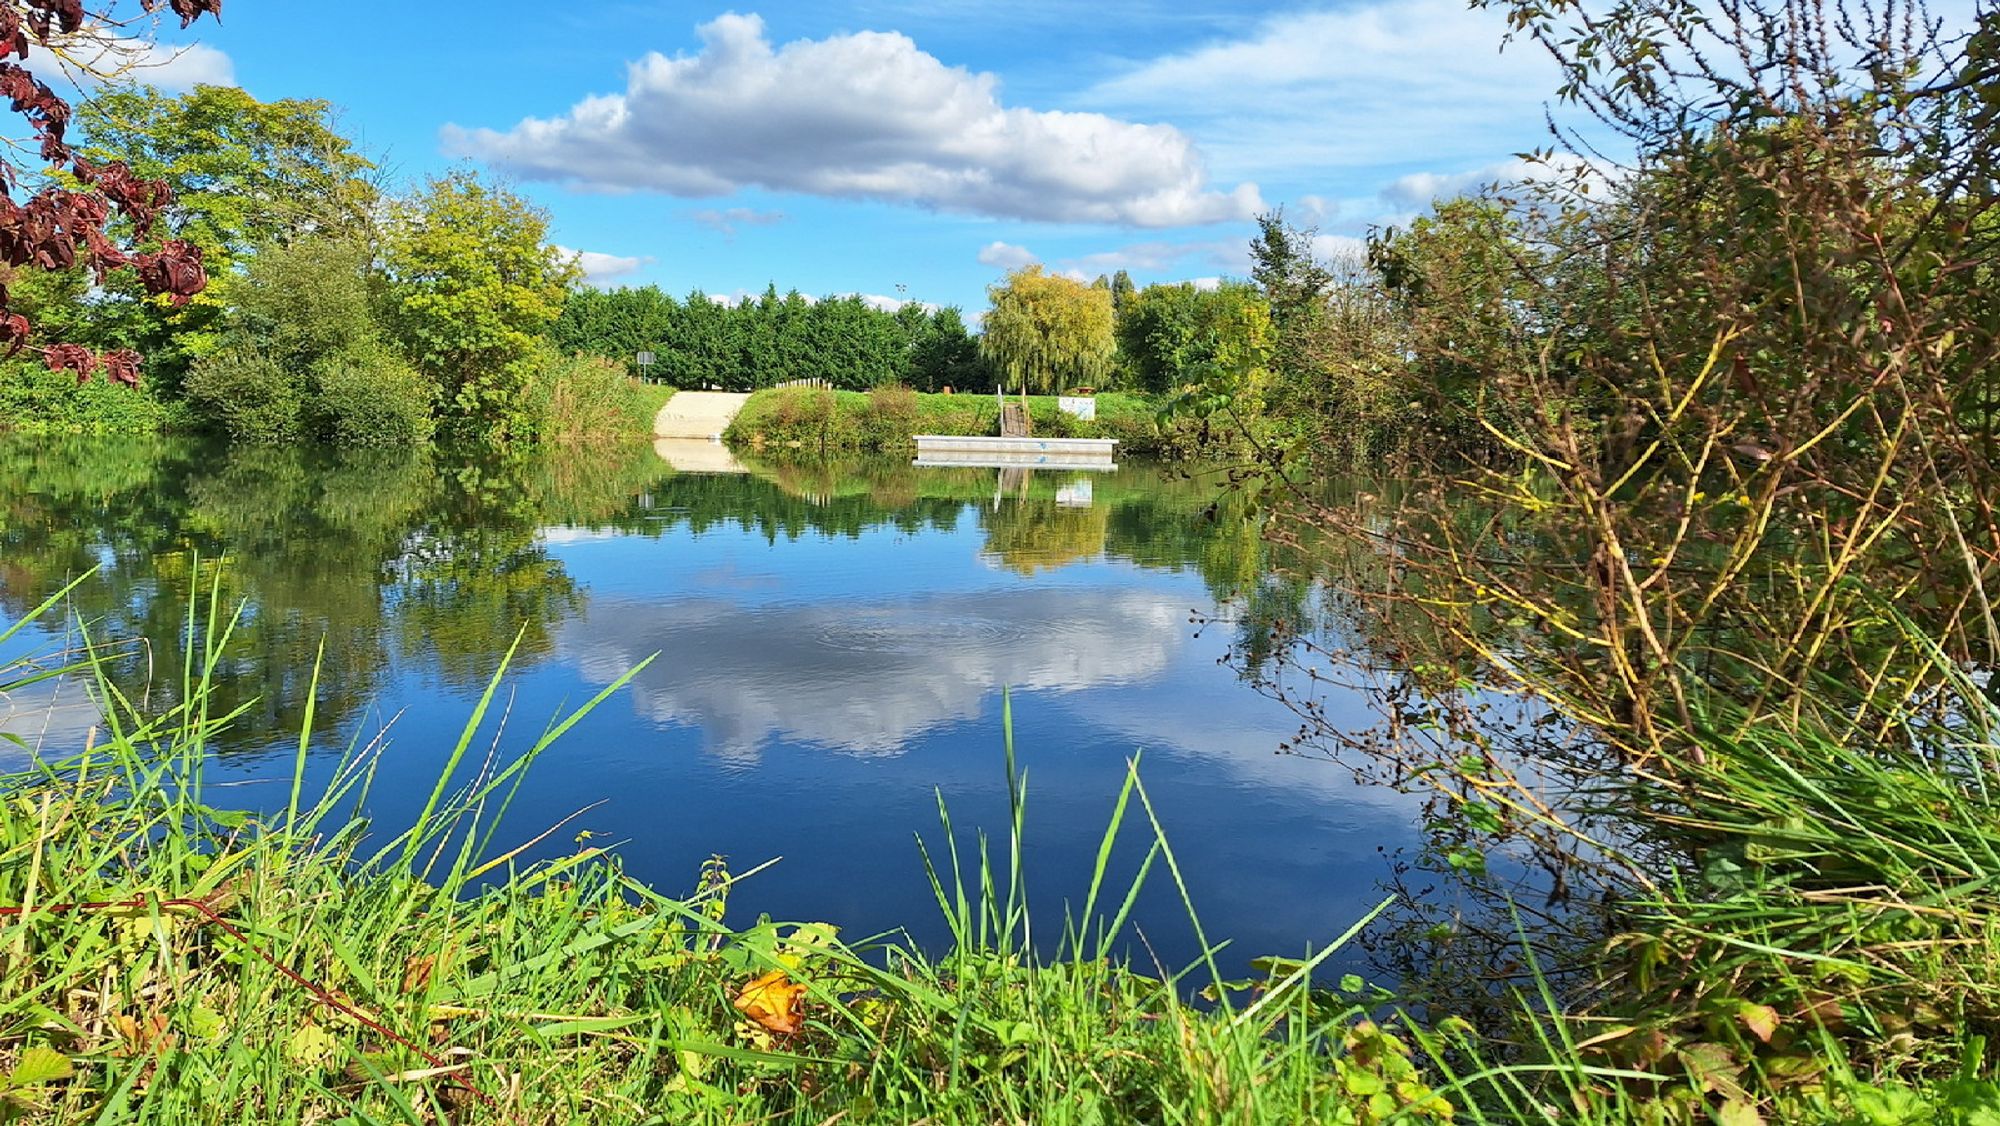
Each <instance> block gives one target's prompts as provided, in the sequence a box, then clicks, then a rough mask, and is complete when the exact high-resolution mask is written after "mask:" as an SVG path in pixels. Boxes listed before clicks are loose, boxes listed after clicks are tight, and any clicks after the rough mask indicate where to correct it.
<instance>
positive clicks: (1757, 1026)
mask: <svg viewBox="0 0 2000 1126" xmlns="http://www.w3.org/2000/svg"><path fill="white" fill-rule="evenodd" d="M1736 1019H1737V1020H1739V1021H1742V1022H1743V1027H1744V1028H1747V1029H1749V1030H1750V1035H1752V1036H1755V1037H1756V1038H1757V1039H1759V1040H1761V1041H1763V1042H1764V1043H1766V1044H1769V1043H1770V1042H1771V1037H1772V1036H1773V1035H1775V1034H1776V1033H1777V1031H1778V1010H1776V1009H1774V1008H1772V1007H1771V1006H1769V1005H1753V1004H1751V1003H1750V1002H1748V1001H1739V1002H1737V1004H1736Z"/></svg>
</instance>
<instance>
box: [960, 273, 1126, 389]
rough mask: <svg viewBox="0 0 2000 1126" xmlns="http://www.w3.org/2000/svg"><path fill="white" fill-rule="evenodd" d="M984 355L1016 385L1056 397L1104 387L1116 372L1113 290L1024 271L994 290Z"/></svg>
mask: <svg viewBox="0 0 2000 1126" xmlns="http://www.w3.org/2000/svg"><path fill="white" fill-rule="evenodd" d="M988 296H989V297H990V298H991V300H992V308H991V309H990V310H989V311H988V312H987V314H986V330H985V332H984V333H983V334H982V335H981V337H980V351H981V353H982V354H984V355H985V356H986V357H987V359H989V360H991V361H992V362H993V363H994V364H995V365H996V366H997V367H998V368H999V369H1000V371H1001V373H1002V374H1003V375H1004V376H1005V377H1006V379H1007V381H1008V382H1009V384H1011V385H1015V386H1021V387H1025V388H1027V389H1029V390H1037V391H1053V390H1060V389H1062V388H1066V387H1072V386H1082V385H1089V384H1094V383H1097V382H1099V381H1100V380H1102V379H1103V378H1104V376H1105V375H1106V374H1108V373H1109V372H1110V371H1111V364H1112V360H1113V358H1114V357H1115V355H1116V344H1115V342H1114V340H1113V338H1112V332H1111V289H1110V287H1109V286H1108V285H1107V286H1105V287H1103V288H1097V287H1094V286H1088V285H1084V284H1083V283H1081V282H1076V281H1071V280H1070V279H1068V278H1063V277H1056V276H1054V275H1051V274H1047V273H1044V272H1043V271H1042V268H1041V266H1039V265H1030V266H1023V267H1022V268H1021V269H1019V270H1016V271H1014V272H1013V273H1011V274H1009V275H1007V281H1006V282H1005V283H1004V284H1002V285H997V286H994V287H993V288H992V289H990V290H988Z"/></svg>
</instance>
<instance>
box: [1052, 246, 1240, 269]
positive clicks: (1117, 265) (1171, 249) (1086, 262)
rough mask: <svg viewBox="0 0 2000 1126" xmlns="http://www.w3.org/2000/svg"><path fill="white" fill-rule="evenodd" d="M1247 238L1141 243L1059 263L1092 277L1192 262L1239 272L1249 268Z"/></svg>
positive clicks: (1181, 265)
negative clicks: (1120, 271)
mask: <svg viewBox="0 0 2000 1126" xmlns="http://www.w3.org/2000/svg"><path fill="white" fill-rule="evenodd" d="M1249 247H1250V243H1249V240H1248V239H1215V240H1210V241H1206V242H1141V243H1134V244H1132V245H1130V246H1122V247H1119V248H1118V249H1116V250H1105V251H1100V252H1098V253H1096V254H1085V255H1083V256H1081V257H1078V258H1068V259H1064V260H1063V261H1062V263H1061V266H1062V267H1063V268H1064V269H1066V270H1070V271H1075V272H1078V273H1082V274H1088V275H1090V276H1091V277H1093V278H1094V277H1096V276H1097V275H1099V274H1111V273H1116V272H1117V271H1119V270H1136V271H1139V272H1141V273H1148V274H1160V273H1168V272H1171V271H1174V270H1178V269H1180V268H1182V267H1183V266H1184V265H1186V264H1188V263H1190V261H1192V262H1193V263H1194V264H1198V265H1203V266H1208V267H1211V268H1213V269H1217V270H1221V271H1222V272H1224V273H1234V274H1241V273H1244V272H1246V271H1248V270H1249V268H1250V249H1249Z"/></svg>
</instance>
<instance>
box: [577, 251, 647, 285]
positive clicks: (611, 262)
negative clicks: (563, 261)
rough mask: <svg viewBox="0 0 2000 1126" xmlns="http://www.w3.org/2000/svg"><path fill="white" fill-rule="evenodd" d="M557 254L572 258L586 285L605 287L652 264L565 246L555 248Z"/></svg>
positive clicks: (644, 260) (642, 260)
mask: <svg viewBox="0 0 2000 1126" xmlns="http://www.w3.org/2000/svg"><path fill="white" fill-rule="evenodd" d="M556 251H557V253H560V254H563V255H565V256H567V257H570V258H574V259H575V260H576V264H577V265H578V266H579V267H581V268H582V270H583V280H584V283H585V284H586V285H594V286H599V287H602V286H605V285H608V284H609V283H611V282H613V281H616V280H617V279H619V278H624V277H630V276H631V275H633V274H636V273H638V272H639V271H640V270H643V269H645V268H646V267H647V266H650V265H652V264H653V260H652V259H651V258H626V257H622V256H620V255H616V254H600V253H598V252H597V251H594V250H571V249H570V248H569V247H567V246H558V247H556Z"/></svg>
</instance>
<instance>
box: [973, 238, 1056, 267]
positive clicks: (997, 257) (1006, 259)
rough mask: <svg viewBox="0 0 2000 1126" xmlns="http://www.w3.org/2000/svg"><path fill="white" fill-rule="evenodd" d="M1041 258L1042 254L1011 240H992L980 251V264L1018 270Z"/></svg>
mask: <svg viewBox="0 0 2000 1126" xmlns="http://www.w3.org/2000/svg"><path fill="white" fill-rule="evenodd" d="M1041 260H1042V256H1041V255H1039V254H1036V253H1035V252H1034V251H1032V250H1029V249H1028V248H1027V247H1025V246H1015V245H1014V244H1013V243H1011V242H998V241H995V242H990V243H987V244H986V246H985V247H984V248H982V249H981V250H980V252H979V264H980V265H982V266H992V267H994V268H995V269H1001V270H1018V269H1020V268H1021V267H1023V266H1032V265H1034V264H1035V263H1036V262H1039V261H1041Z"/></svg>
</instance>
